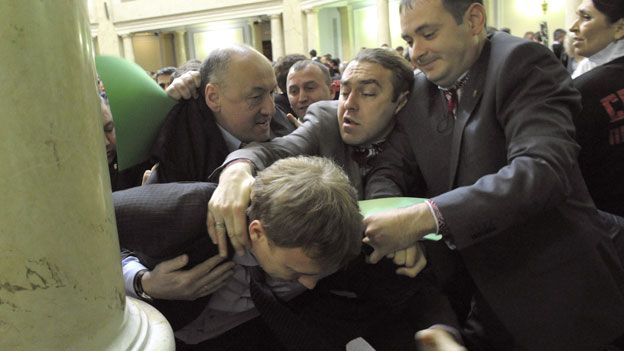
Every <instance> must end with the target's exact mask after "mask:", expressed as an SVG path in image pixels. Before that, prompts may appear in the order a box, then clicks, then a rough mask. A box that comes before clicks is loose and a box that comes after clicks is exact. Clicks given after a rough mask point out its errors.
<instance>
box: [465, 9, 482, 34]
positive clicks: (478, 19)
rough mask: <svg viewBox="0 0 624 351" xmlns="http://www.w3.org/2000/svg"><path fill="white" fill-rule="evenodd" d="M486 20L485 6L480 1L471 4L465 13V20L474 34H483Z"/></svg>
mask: <svg viewBox="0 0 624 351" xmlns="http://www.w3.org/2000/svg"><path fill="white" fill-rule="evenodd" d="M485 20H486V14H485V7H483V5H481V4H479V3H473V4H472V5H470V7H468V9H467V10H466V13H465V14H464V22H465V23H466V24H467V25H468V27H469V28H470V32H471V33H472V34H473V35H477V34H481V32H483V31H484V30H485Z"/></svg>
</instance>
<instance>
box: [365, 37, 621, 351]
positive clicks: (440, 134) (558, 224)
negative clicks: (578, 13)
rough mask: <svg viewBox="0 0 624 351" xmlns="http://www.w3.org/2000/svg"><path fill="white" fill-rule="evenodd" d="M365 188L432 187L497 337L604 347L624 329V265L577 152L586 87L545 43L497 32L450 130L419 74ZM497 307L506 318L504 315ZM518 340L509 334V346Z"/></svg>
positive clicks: (427, 193) (535, 346)
mask: <svg viewBox="0 0 624 351" xmlns="http://www.w3.org/2000/svg"><path fill="white" fill-rule="evenodd" d="M414 84H415V85H414V90H413V92H412V95H411V97H410V100H409V101H408V103H407V105H406V107H405V108H404V109H403V110H402V111H401V112H400V113H399V116H398V122H397V123H398V125H397V127H396V128H395V130H394V132H393V134H392V135H391V136H390V139H389V141H388V143H387V144H388V145H386V147H385V149H384V152H383V153H382V154H381V155H380V156H379V157H378V158H377V161H379V162H378V165H377V167H376V168H375V169H374V170H373V171H372V174H371V175H370V181H369V182H368V183H367V186H366V189H367V197H383V196H396V195H401V194H406V195H411V196H421V197H429V198H432V199H433V201H434V202H435V203H436V204H437V205H438V207H439V209H440V212H441V213H442V215H443V217H444V220H445V222H446V224H447V226H448V228H449V231H450V234H449V235H448V236H447V238H448V239H450V240H451V241H452V242H453V243H454V244H455V245H456V246H457V250H458V252H459V254H460V255H461V258H462V261H463V263H464V264H465V266H466V268H467V269H468V272H469V274H470V276H471V278H472V279H473V280H474V283H475V284H476V287H477V288H478V290H479V291H480V293H481V294H482V296H483V299H482V300H483V302H485V304H487V305H489V306H485V307H488V308H483V309H482V310H486V309H489V308H491V310H492V312H493V313H491V314H490V317H492V318H490V319H489V320H488V321H484V323H485V324H486V325H498V326H499V327H500V326H501V324H502V329H503V330H506V331H507V332H508V333H509V335H510V337H511V340H506V341H505V342H507V344H503V346H500V345H501V344H499V347H498V348H499V349H509V350H511V349H521V350H596V349H599V348H600V347H601V346H602V345H604V344H606V343H608V342H609V341H611V340H613V339H615V338H616V336H618V335H619V334H621V333H622V332H623V331H624V323H622V321H623V320H624V275H623V271H622V266H621V264H620V262H619V260H618V259H617V258H616V255H615V252H614V249H613V246H612V244H611V242H610V240H609V239H608V238H607V237H606V236H604V235H603V233H604V232H606V231H607V229H608V228H606V227H605V226H604V222H603V221H602V220H601V218H600V217H599V216H598V215H597V212H596V209H595V208H594V206H593V204H592V202H591V200H590V198H589V196H588V193H587V190H586V187H585V184H584V183H583V180H582V178H581V175H580V172H579V169H578V165H577V162H576V158H577V154H578V150H579V147H578V145H577V144H576V142H575V141H574V126H573V124H572V115H574V114H576V113H577V112H578V111H579V107H580V104H579V101H580V97H579V94H578V92H577V91H576V90H575V89H574V88H573V87H572V84H571V80H570V78H569V75H568V74H567V72H566V71H565V70H564V68H563V67H562V66H561V63H559V62H558V61H557V60H556V59H555V57H554V56H553V55H552V54H551V53H550V52H549V51H548V49H547V48H545V47H543V46H540V45H539V44H535V43H530V42H527V41H524V40H521V39H517V38H514V37H511V36H509V35H507V34H504V33H495V34H493V35H491V36H489V37H488V40H487V43H486V45H485V47H484V49H483V52H482V53H481V55H480V57H479V59H478V61H477V62H476V63H475V64H474V65H473V67H471V68H470V70H469V79H468V81H467V82H466V84H465V86H464V88H463V90H462V94H461V99H460V102H459V106H458V109H457V118H456V120H455V121H452V120H450V123H451V128H450V130H449V131H448V132H445V131H444V128H440V126H441V121H443V118H444V117H445V114H446V101H445V99H444V97H443V95H442V93H441V92H440V91H439V89H438V87H437V86H435V85H434V84H432V83H431V82H429V81H428V80H427V79H426V77H425V76H424V75H423V74H418V75H417V76H416V81H415V83H414ZM496 319H498V320H496ZM512 345H513V346H512Z"/></svg>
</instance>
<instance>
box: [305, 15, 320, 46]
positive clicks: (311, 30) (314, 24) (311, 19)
mask: <svg viewBox="0 0 624 351" xmlns="http://www.w3.org/2000/svg"><path fill="white" fill-rule="evenodd" d="M304 12H305V15H306V26H307V33H308V40H307V43H308V51H310V50H312V49H315V50H316V52H317V53H318V54H319V55H322V53H321V48H320V46H321V45H320V44H321V42H320V40H319V28H318V10H317V9H307V10H305V11H304ZM305 54H307V52H306V53H305Z"/></svg>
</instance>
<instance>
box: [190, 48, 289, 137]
mask: <svg viewBox="0 0 624 351" xmlns="http://www.w3.org/2000/svg"><path fill="white" fill-rule="evenodd" d="M200 74H201V79H202V83H201V84H202V89H201V92H202V93H203V98H204V100H205V101H206V105H208V107H209V108H210V110H212V112H213V114H214V117H215V120H216V122H217V124H219V126H221V127H222V128H224V129H225V130H226V131H227V132H228V133H230V134H232V135H233V136H234V137H236V138H237V139H238V140H239V141H241V142H244V143H249V142H252V141H266V140H268V139H269V133H270V128H269V125H270V122H271V118H272V117H273V114H274V113H275V105H274V103H273V98H272V92H273V90H275V88H276V86H277V83H276V81H275V74H274V73H273V67H271V63H270V62H269V60H268V59H267V58H266V57H264V56H263V55H262V54H260V53H259V52H258V51H256V50H254V49H253V48H251V47H248V46H244V45H232V46H228V47H223V48H219V49H215V50H213V51H212V52H211V53H210V55H208V57H207V58H206V59H205V60H204V62H203V63H202V67H201V70H200Z"/></svg>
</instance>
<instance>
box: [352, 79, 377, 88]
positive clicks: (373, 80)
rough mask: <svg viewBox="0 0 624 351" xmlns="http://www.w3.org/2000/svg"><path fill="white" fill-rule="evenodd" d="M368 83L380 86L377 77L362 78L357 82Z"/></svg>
mask: <svg viewBox="0 0 624 351" xmlns="http://www.w3.org/2000/svg"><path fill="white" fill-rule="evenodd" d="M370 84H374V85H376V86H378V87H380V88H381V84H379V81H378V80H377V79H364V80H362V81H360V82H359V83H358V85H359V86H362V85H370Z"/></svg>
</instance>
